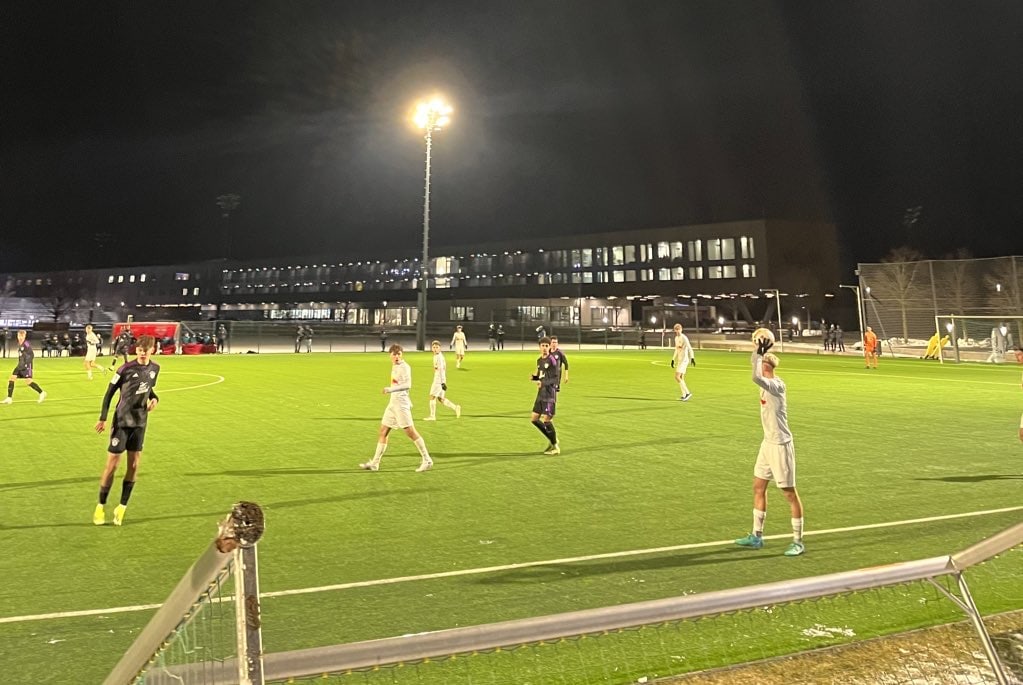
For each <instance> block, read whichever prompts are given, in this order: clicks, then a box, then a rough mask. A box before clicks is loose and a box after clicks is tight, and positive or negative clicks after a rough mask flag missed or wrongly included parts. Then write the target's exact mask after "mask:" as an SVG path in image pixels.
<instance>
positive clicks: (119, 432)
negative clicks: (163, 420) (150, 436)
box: [107, 426, 146, 454]
mask: <svg viewBox="0 0 1023 685" xmlns="http://www.w3.org/2000/svg"><path fill="white" fill-rule="evenodd" d="M145 440H146V427H145V426H139V427H137V428H114V429H113V430H111V431H110V446H109V447H107V451H108V452H110V453H111V454H122V453H123V452H124V451H125V450H127V451H129V452H141V451H142V443H144V442H145Z"/></svg>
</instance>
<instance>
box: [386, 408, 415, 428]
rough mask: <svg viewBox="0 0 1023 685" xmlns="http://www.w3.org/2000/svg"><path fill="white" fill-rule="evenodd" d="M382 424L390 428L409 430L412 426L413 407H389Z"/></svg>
mask: <svg viewBox="0 0 1023 685" xmlns="http://www.w3.org/2000/svg"><path fill="white" fill-rule="evenodd" d="M380 423H381V424H382V425H384V426H387V427H388V428H408V427H409V426H411V425H412V406H411V405H409V406H407V407H398V406H395V405H393V404H389V405H387V409H385V410H384V417H383V418H382V419H380Z"/></svg>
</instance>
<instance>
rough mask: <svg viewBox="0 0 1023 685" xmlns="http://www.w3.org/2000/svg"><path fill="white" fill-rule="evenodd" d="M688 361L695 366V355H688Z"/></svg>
mask: <svg viewBox="0 0 1023 685" xmlns="http://www.w3.org/2000/svg"><path fill="white" fill-rule="evenodd" d="M689 363H690V364H692V365H693V366H696V357H690V358H689Z"/></svg>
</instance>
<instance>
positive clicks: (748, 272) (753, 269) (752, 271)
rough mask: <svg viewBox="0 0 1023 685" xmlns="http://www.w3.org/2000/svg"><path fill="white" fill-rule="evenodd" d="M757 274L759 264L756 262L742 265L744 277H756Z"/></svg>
mask: <svg viewBox="0 0 1023 685" xmlns="http://www.w3.org/2000/svg"><path fill="white" fill-rule="evenodd" d="M756 276H757V265H756V264H743V265H742V277H743V278H756Z"/></svg>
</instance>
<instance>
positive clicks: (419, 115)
mask: <svg viewBox="0 0 1023 685" xmlns="http://www.w3.org/2000/svg"><path fill="white" fill-rule="evenodd" d="M451 111H452V110H451V107H450V106H449V105H448V104H447V103H445V102H444V100H443V99H441V98H440V97H433V98H431V99H430V100H427V101H424V102H420V103H419V104H417V105H416V111H415V114H414V115H413V117H412V121H413V122H414V123H415V125H416V126H417V127H419V128H421V129H422V130H423V139H424V140H425V141H426V184H425V189H424V191H423V261H422V262H421V263H420V265H419V298H418V305H419V306H418V310H419V311H418V316H417V317H416V349H417V350H425V349H426V290H427V287H428V286H429V282H430V162H431V154H432V152H433V132H434V131H439V130H441V129H442V128H443V127H445V126H447V124H448V122H450V121H451Z"/></svg>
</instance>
